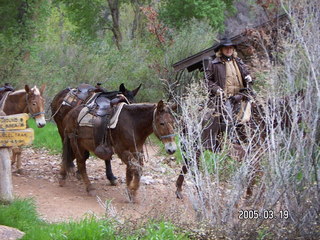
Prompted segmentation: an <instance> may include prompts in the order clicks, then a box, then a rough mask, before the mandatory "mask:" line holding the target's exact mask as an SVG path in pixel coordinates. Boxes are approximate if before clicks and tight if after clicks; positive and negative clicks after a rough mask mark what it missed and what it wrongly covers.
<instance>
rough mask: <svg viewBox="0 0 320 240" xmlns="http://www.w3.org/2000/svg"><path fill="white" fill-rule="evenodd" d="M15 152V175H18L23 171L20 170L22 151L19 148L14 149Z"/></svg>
mask: <svg viewBox="0 0 320 240" xmlns="http://www.w3.org/2000/svg"><path fill="white" fill-rule="evenodd" d="M14 151H15V155H16V158H17V173H19V174H23V170H22V167H21V166H22V163H21V154H22V149H21V148H16V149H14Z"/></svg>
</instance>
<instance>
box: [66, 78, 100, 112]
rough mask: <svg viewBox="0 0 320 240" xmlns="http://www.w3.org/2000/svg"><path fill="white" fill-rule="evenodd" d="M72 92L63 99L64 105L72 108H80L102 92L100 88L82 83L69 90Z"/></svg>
mask: <svg viewBox="0 0 320 240" xmlns="http://www.w3.org/2000/svg"><path fill="white" fill-rule="evenodd" d="M69 89H70V91H69V92H68V94H67V95H66V97H65V98H64V99H63V103H62V104H63V105H68V106H71V107H74V106H78V105H80V104H82V103H84V102H86V101H87V100H88V99H89V98H90V97H91V95H92V93H94V92H99V91H101V89H100V88H97V87H93V86H91V85H89V84H85V83H82V84H80V85H79V86H78V87H76V88H69Z"/></svg>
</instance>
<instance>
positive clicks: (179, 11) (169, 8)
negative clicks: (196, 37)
mask: <svg viewBox="0 0 320 240" xmlns="http://www.w3.org/2000/svg"><path fill="white" fill-rule="evenodd" d="M161 2H162V4H163V7H162V8H161V13H162V14H161V15H162V18H163V19H164V20H165V21H166V23H168V24H169V25H172V26H175V27H181V26H183V25H184V24H188V22H189V21H190V20H191V19H192V18H195V19H201V20H208V21H209V23H210V25H211V26H212V27H214V28H216V29H219V30H223V29H224V24H223V23H224V19H225V12H227V11H229V12H233V11H234V7H233V0H205V1H200V0H198V1H194V0H164V1H161Z"/></svg>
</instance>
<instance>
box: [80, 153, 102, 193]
mask: <svg viewBox="0 0 320 240" xmlns="http://www.w3.org/2000/svg"><path fill="white" fill-rule="evenodd" d="M80 153H83V154H81V155H80V154H77V156H76V159H77V166H78V170H79V172H80V174H81V177H82V180H83V182H84V184H85V186H86V190H87V192H88V194H89V195H90V196H96V195H97V193H96V189H95V187H94V186H93V185H92V184H91V182H90V180H89V177H88V174H87V168H86V160H87V159H86V157H85V156H84V154H85V153H84V152H83V151H82V152H81V151H80Z"/></svg>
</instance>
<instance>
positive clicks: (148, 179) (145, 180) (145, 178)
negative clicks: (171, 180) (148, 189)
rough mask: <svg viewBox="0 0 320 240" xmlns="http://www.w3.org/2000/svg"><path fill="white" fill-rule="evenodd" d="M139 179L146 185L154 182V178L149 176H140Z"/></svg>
mask: <svg viewBox="0 0 320 240" xmlns="http://www.w3.org/2000/svg"><path fill="white" fill-rule="evenodd" d="M140 181H141V182H142V183H144V184H146V185H149V184H154V183H156V180H154V179H153V178H152V177H151V176H142V177H141V180H140Z"/></svg>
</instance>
